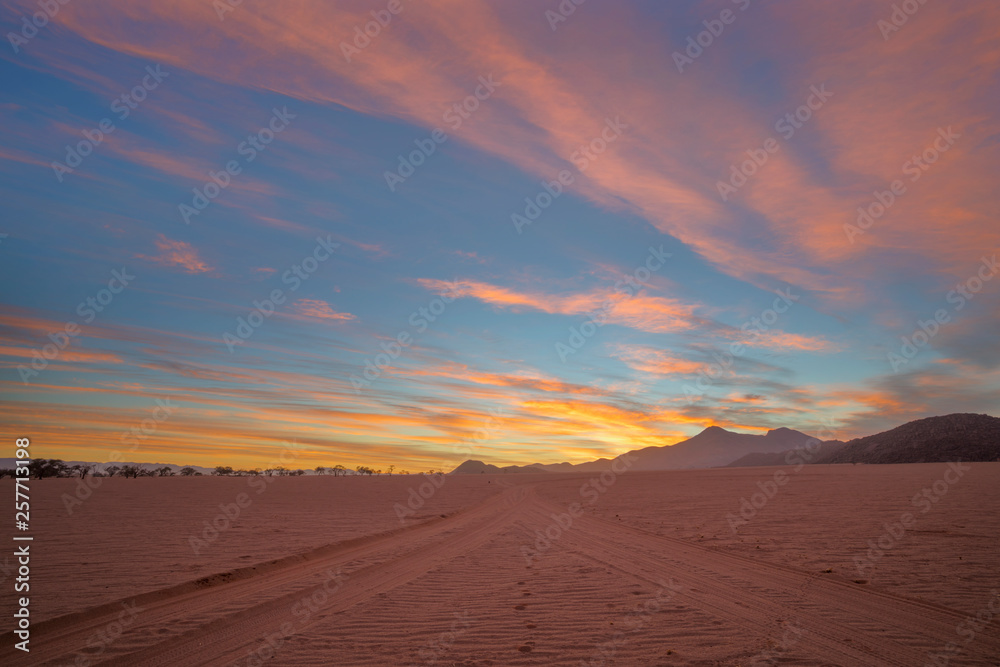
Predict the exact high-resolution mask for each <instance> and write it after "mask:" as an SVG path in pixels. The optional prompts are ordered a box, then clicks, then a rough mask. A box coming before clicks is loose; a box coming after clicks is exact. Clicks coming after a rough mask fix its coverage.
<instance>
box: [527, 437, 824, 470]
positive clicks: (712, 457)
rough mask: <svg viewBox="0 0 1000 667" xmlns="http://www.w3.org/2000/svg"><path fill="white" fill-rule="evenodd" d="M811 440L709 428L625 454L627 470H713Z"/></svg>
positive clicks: (594, 466) (589, 465)
mask: <svg viewBox="0 0 1000 667" xmlns="http://www.w3.org/2000/svg"><path fill="white" fill-rule="evenodd" d="M812 439H813V438H811V437H810V436H808V435H806V434H805V433H801V432H799V431H795V430H792V429H789V428H778V429H774V430H773V431H768V432H767V434H765V435H754V434H752V433H735V432H733V431H727V430H726V429H724V428H720V427H718V426H710V427H708V428H706V429H705V430H704V431H702V432H701V433H699V434H698V435H696V436H694V437H692V438H689V439H687V440H684V441H683V442H679V443H677V444H676V445H665V446H662V447H644V448H643V449H636V450H633V451H631V452H629V453H628V456H629V458H628V460H629V461H630V462H631V465H630V467H629V470H633V471H637V470H676V469H681V468H712V467H715V466H724V465H726V464H727V463H730V462H731V461H734V460H735V459H738V458H740V457H742V456H744V455H746V454H750V453H752V452H783V451H786V450H789V449H795V448H796V447H804V446H805V445H806V443H808V442H810V441H811V440H812ZM611 463H612V459H606V458H605V459H598V460H596V461H587V462H586V463H578V464H572V463H556V464H537V463H536V464H535V467H539V468H543V469H545V470H546V471H549V472H602V471H604V470H607V469H608V468H609V466H610V465H611Z"/></svg>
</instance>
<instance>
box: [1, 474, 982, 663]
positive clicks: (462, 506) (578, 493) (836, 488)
mask: <svg viewBox="0 0 1000 667" xmlns="http://www.w3.org/2000/svg"><path fill="white" fill-rule="evenodd" d="M949 470H950V468H949V464H941V463H934V464H919V465H886V466H850V465H843V466H809V467H804V468H802V469H801V470H799V471H795V469H794V468H793V467H784V468H781V469H777V468H744V469H718V470H699V471H676V472H673V471H671V472H655V473H634V474H629V473H626V474H624V475H612V474H611V473H610V472H608V473H606V474H605V476H604V480H603V481H601V479H600V476H599V475H593V474H585V475H555V474H553V475H507V476H490V475H475V476H457V477H451V478H448V479H447V480H446V481H444V483H443V485H442V486H441V487H440V488H433V485H431V484H429V483H425V480H424V478H423V477H421V476H408V477H405V476H393V477H381V478H363V479H362V478H333V477H317V478H308V477H306V478H282V479H276V480H275V481H274V482H273V483H271V484H268V485H267V486H266V488H264V487H257V486H251V485H250V484H249V483H248V480H247V479H245V478H244V479H221V478H187V479H182V478H169V479H159V478H151V479H138V480H131V479H130V480H125V479H110V480H105V481H104V483H103V484H102V486H101V487H100V488H98V489H96V490H95V491H94V492H93V495H92V496H91V497H89V498H88V499H86V500H85V501H84V502H83V503H82V504H81V505H76V506H74V508H73V513H72V515H69V514H68V513H67V510H66V508H65V505H64V498H63V494H66V493H68V494H73V493H74V490H75V488H76V485H77V483H76V481H75V480H65V479H54V480H41V481H32V519H33V524H32V531H31V532H32V534H33V535H34V536H35V541H34V542H33V543H32V561H31V568H32V573H31V586H32V590H31V594H30V595H31V612H32V617H31V618H32V623H33V625H32V635H31V643H30V646H31V652H30V653H29V654H25V653H23V652H20V651H16V650H14V649H13V644H14V642H15V641H16V639H15V638H14V636H13V635H12V634H9V633H8V634H4V635H3V637H2V639H3V641H2V644H0V664H4V665H7V664H11V665H22V664H23V665H35V664H53V665H86V664H98V663H101V664H112V665H133V664H135V665H138V664H141V665H201V664H205V665H239V666H240V667H243V666H244V665H261V664H266V665H425V664H437V665H581V664H593V665H601V664H604V665H754V664H758V665H763V664H795V665H918V666H919V665H924V664H945V663H944V660H945V657H944V656H947V664H948V665H1000V567H998V566H1000V538H998V536H1000V511H998V510H1000V502H998V501H1000V464H995V463H980V464H972V465H971V466H969V468H968V469H967V470H965V469H959V470H958V471H955V470H953V469H952V471H951V472H949ZM776 472H778V473H783V474H784V475H785V477H781V476H780V474H779V477H778V478H777V480H776V478H775V473H776ZM592 479H593V480H596V481H595V482H594V484H591V483H590V481H591V480H592ZM438 481H439V482H440V478H439V480H438ZM771 482H773V483H774V485H773V486H771ZM936 482H937V485H936V486H935V483H936ZM421 484H424V486H423V489H422V490H423V491H424V492H425V494H427V495H430V498H429V499H427V500H425V501H424V504H423V506H421V507H418V508H417V509H415V510H414V511H413V512H412V514H411V513H410V512H409V511H408V512H407V516H406V517H405V523H401V521H400V519H399V517H398V516H397V514H398V512H397V510H398V509H399V507H405V506H406V504H407V502H408V499H411V500H412V501H413V504H414V506H416V504H417V503H416V501H415V500H413V499H415V498H418V497H419V494H418V491H419V489H420V485H421ZM3 487H4V488H5V489H8V491H5V493H8V492H9V493H10V495H13V490H12V487H13V484H12V482H11V480H3ZM259 488H263V491H262V492H261V493H257V490H258V489H259ZM432 488H433V493H431V489H432ZM925 488H926V489H928V494H927V496H926V497H925V496H920V495H919V494H920V493H921V490H922V489H925ZM410 489H413V493H412V494H411V493H410ZM241 493H246V494H247V495H246V496H245V497H241V496H240V495H239V494H241ZM754 494H758V495H756V496H755V495H754ZM915 495H917V498H916V499H915V498H914V496H915ZM741 498H745V499H747V502H748V503H752V502H756V504H757V505H758V507H756V508H754V507H753V506H752V504H744V505H743V512H744V516H742V517H741V516H740V508H741ZM247 500H249V501H250V502H249V503H247V502H246V501H247ZM915 500H916V503H915V502H914V501H915ZM240 502H242V503H243V504H244V505H245V506H244V507H242V508H240V515H239V517H237V518H233V519H226V518H225V517H223V518H219V515H220V514H221V513H222V512H223V511H224V510H223V509H220V507H219V506H220V504H221V505H223V506H227V505H229V506H230V507H229V510H228V511H229V512H230V513H231V514H232V513H233V506H238V504H239V503H240ZM574 503H579V507H577V506H576V505H574ZM397 505H398V507H396V508H395V509H394V506H397ZM925 508H926V511H923V510H924V509H925ZM907 513H908V514H911V515H913V516H912V518H911V519H912V520H910V521H907V526H903V524H902V523H901V522H902V517H903V515H905V514H907ZM213 520H215V521H216V522H217V525H218V526H220V527H225V526H226V524H227V523H228V528H224V529H223V530H221V531H220V532H218V534H217V535H215V536H214V539H211V540H209V539H207V538H209V537H211V536H212V534H211V532H209V533H208V534H205V533H204V532H203V531H204V528H205V524H204V522H206V521H208V522H212V521H213ZM897 522H900V523H899V526H898V527H897V526H896V525H895V524H896V523H897ZM737 524H739V525H737ZM887 526H888V527H887ZM192 537H196V538H197V539H200V540H202V541H201V542H195V548H193V547H192V543H191V538H192ZM879 539H881V540H882V544H883V547H886V546H887V547H888V548H884V549H880V550H879V552H878V553H876V552H875V551H870V549H871V547H870V545H869V544H868V542H869V540H873V541H875V543H876V547H877V546H878V545H877V542H878V540H879ZM195 549H197V553H195ZM11 551H12V550H11ZM2 558H3V557H2V556H0V561H2ZM859 566H860V568H859ZM2 587H3V588H2V591H3V593H2V598H0V602H2V613H3V616H4V618H7V619H10V618H11V614H12V613H13V610H14V599H13V598H14V595H13V591H12V588H13V581H12V578H11V577H9V576H5V578H4V581H3V584H2ZM991 606H992V609H993V610H995V611H990V608H991ZM977 614H979V619H980V620H978V621H975V620H974V621H973V622H972V623H970V622H969V620H968V618H969V617H970V616H972V617H975V616H976V615H977ZM987 617H989V618H987ZM10 627H11V624H10V623H9V622H6V623H5V626H4V627H3V630H4V631H8V630H9V629H10ZM936 655H937V656H939V657H938V658H937V660H936V662H935V660H934V658H935V656H936Z"/></svg>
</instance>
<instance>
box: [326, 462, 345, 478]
mask: <svg viewBox="0 0 1000 667" xmlns="http://www.w3.org/2000/svg"><path fill="white" fill-rule="evenodd" d="M330 470H332V471H333V475H334V477H339V476H340V475H346V474H347V468H345V467H344V466H342V465H340V464H339V463H338V464H337V465H335V466H333V467H332V468H330Z"/></svg>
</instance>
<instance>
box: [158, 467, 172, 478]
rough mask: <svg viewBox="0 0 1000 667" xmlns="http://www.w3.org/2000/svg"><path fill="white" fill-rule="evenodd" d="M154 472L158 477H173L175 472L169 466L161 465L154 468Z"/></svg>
mask: <svg viewBox="0 0 1000 667" xmlns="http://www.w3.org/2000/svg"><path fill="white" fill-rule="evenodd" d="M156 474H157V475H159V476H160V477H173V476H174V475H176V474H177V473H175V472H174V469H173V468H171V467H170V466H162V467H160V468H157V469H156Z"/></svg>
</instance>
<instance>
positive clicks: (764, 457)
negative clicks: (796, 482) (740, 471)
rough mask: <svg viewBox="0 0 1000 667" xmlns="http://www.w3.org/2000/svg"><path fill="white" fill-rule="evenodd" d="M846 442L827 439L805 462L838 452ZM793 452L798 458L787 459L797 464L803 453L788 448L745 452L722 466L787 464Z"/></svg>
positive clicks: (819, 459) (741, 466)
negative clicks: (775, 450) (779, 450)
mask: <svg viewBox="0 0 1000 667" xmlns="http://www.w3.org/2000/svg"><path fill="white" fill-rule="evenodd" d="M846 444H847V443H846V442H841V441H840V440H827V441H826V442H824V443H822V444H821V445H820V446H819V448H818V449H817V450H816V452H815V453H814V454H813V455H812V457H811V459H812V460H810V461H806V463H815V462H816V461H822V460H823V459H826V458H828V457H830V456H833V455H834V454H835V453H837V452H839V451H840V450H841V448H843V447H844V446H845V445H846ZM799 449H801V448H799ZM793 453H794V454H795V456H797V457H799V458H797V459H788V460H791V461H792V462H793V463H795V464H798V462H799V461H802V460H804V458H803V454H804V453H803V452H796V450H795V449H789V450H787V451H784V452H775V453H765V452H754V453H752V454H747V455H746V456H741V457H740V458H738V459H736V460H735V461H733V462H732V463H730V464H729V465H727V466H724V467H726V468H749V467H753V466H783V465H789V464H788V463H787V461H786V458H787V457H788V456H789V455H791V454H793Z"/></svg>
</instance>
